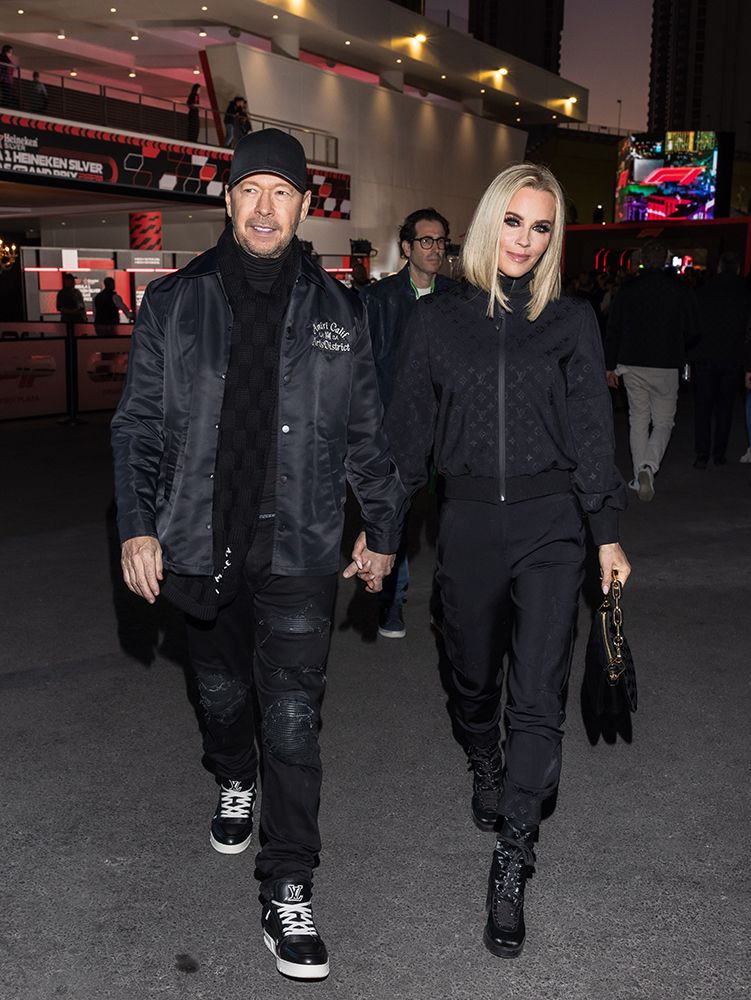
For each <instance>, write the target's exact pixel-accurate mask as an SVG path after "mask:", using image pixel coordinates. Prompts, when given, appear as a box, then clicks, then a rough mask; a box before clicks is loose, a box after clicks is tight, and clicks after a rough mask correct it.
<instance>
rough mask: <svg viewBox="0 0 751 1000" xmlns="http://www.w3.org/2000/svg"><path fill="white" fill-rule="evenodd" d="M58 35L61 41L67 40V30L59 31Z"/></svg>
mask: <svg viewBox="0 0 751 1000" xmlns="http://www.w3.org/2000/svg"><path fill="white" fill-rule="evenodd" d="M57 37H58V38H59V39H60V41H61V42H63V41H65V32H64V31H58V33H57Z"/></svg>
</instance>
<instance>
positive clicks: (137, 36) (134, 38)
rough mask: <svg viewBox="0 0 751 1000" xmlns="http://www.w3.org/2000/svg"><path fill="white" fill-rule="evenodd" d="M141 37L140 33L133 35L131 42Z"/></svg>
mask: <svg viewBox="0 0 751 1000" xmlns="http://www.w3.org/2000/svg"><path fill="white" fill-rule="evenodd" d="M139 38H140V35H131V36H130V40H131V42H137V41H138V39H139Z"/></svg>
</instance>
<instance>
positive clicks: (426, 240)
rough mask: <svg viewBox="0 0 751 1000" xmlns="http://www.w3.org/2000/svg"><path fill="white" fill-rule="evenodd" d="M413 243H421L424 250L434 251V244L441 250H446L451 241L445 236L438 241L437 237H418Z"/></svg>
mask: <svg viewBox="0 0 751 1000" xmlns="http://www.w3.org/2000/svg"><path fill="white" fill-rule="evenodd" d="M412 242H413V243H419V244H420V246H421V247H422V248H423V250H432V249H433V244H434V243H435V245H436V246H437V247H438V249H439V250H445V249H446V247H447V246H448V242H449V241H448V240H447V239H446V237H445V236H439V237H438V239H436V238H435V236H416V237H415V238H414V239H413V240H412Z"/></svg>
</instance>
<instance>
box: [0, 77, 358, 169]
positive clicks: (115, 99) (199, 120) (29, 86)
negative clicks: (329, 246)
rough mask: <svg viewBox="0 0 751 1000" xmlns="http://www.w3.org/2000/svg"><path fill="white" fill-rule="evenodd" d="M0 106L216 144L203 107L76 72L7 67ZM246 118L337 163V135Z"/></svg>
mask: <svg viewBox="0 0 751 1000" xmlns="http://www.w3.org/2000/svg"><path fill="white" fill-rule="evenodd" d="M5 68H6V67H3V69H5ZM186 97H187V95H186ZM0 107H2V108H4V109H6V110H8V111H17V112H23V113H24V114H28V115H45V116H49V117H50V118H61V119H63V120H65V121H74V122H80V123H83V124H87V125H98V126H99V127H100V128H107V129H122V130H124V131H127V132H138V133H140V134H145V135H154V136H160V137H162V138H165V139H174V140H176V141H178V142H196V143H200V144H203V145H207V146H220V145H221V144H222V143H221V142H220V138H219V135H218V134H217V129H216V126H215V124H214V122H215V117H214V113H213V111H212V110H211V109H209V108H200V107H196V108H191V109H189V108H188V106H187V104H185V103H180V102H178V101H171V100H168V99H166V98H163V97H153V96H151V95H149V94H142V93H140V91H136V90H128V89H127V88H125V87H113V86H111V85H110V84H103V83H97V82H95V81H92V80H85V79H82V78H81V77H79V76H76V77H70V76H57V75H55V74H51V73H38V74H37V75H36V79H35V78H34V75H33V74H32V73H31V72H30V71H28V70H24V69H20V68H19V67H12V69H11V68H8V73H7V76H3V77H0ZM248 117H249V121H250V125H251V128H253V129H255V130H258V129H264V128H279V129H282V131H284V132H288V133H289V134H290V135H294V137H295V138H296V139H298V140H299V141H300V142H301V143H302V146H303V148H304V149H305V155H306V156H307V158H308V161H309V162H310V163H313V164H320V165H322V166H327V167H337V166H338V165H339V140H338V138H337V137H336V136H335V135H332V134H331V133H330V132H326V131H324V130H322V129H314V128H308V127H306V126H305V125H299V124H296V123H294V122H286V121H279V120H277V119H274V118H268V117H265V116H262V115H255V114H252V113H250V114H249V116H248Z"/></svg>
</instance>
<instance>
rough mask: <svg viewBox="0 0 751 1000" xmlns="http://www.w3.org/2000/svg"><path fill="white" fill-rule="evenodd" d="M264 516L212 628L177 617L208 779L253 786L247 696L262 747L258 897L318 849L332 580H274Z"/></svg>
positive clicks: (312, 860)
mask: <svg viewBox="0 0 751 1000" xmlns="http://www.w3.org/2000/svg"><path fill="white" fill-rule="evenodd" d="M272 545H273V520H272V519H269V520H267V521H262V522H261V524H260V525H259V529H258V533H257V536H256V540H255V542H254V544H253V547H252V549H251V551H250V553H249V554H248V558H247V560H246V564H245V571H244V581H243V586H242V588H241V591H240V593H239V594H238V596H237V597H236V598H235V600H234V601H233V602H232V603H231V604H229V605H227V606H226V607H224V608H222V609H221V610H220V611H219V614H218V616H217V618H216V619H215V620H214V621H213V622H202V621H198V620H197V619H195V618H190V617H188V618H187V631H188V648H189V651H190V661H191V666H192V668H193V670H194V672H195V676H196V681H197V684H198V691H199V694H200V698H201V705H202V707H203V711H204V717H205V731H204V744H203V745H204V764H205V766H206V767H207V768H208V769H209V770H210V771H211V772H212V773H214V774H215V775H216V776H217V778H219V779H222V778H235V779H243V780H246V781H253V780H255V778H256V772H257V769H258V751H257V748H256V718H255V715H254V707H253V693H255V696H256V699H257V702H258V706H259V709H260V720H259V721H260V731H261V741H262V744H263V774H262V779H263V780H262V787H263V795H262V799H261V822H260V825H261V830H262V832H263V837H264V838H265V842H264V843H263V847H262V849H261V851H260V852H259V854H258V856H257V858H256V866H257V870H258V874H259V876H260V878H261V892H262V894H263V893H266V894H268V891H269V886H270V884H271V882H273V881H274V880H275V879H277V878H282V877H285V878H286V877H294V878H311V876H312V871H313V868H314V866H315V864H316V863H317V855H318V852H319V851H320V849H321V838H320V834H319V831H318V805H319V800H320V792H321V760H320V753H319V747H318V730H319V726H320V707H321V701H322V698H323V691H324V687H325V684H326V659H327V656H328V649H329V638H330V631H331V617H332V612H333V607H334V597H335V594H336V574H333V575H329V576H313V577H303V576H275V575H274V574H273V573H272V572H271V554H272Z"/></svg>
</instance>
